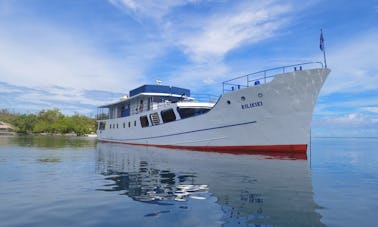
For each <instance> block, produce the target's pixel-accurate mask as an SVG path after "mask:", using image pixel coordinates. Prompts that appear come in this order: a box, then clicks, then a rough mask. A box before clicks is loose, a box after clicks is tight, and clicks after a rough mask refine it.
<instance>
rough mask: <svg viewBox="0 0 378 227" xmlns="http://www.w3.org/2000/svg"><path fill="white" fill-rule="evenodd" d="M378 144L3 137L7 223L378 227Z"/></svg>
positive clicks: (0, 179)
mask: <svg viewBox="0 0 378 227" xmlns="http://www.w3.org/2000/svg"><path fill="white" fill-rule="evenodd" d="M377 223H378V138H312V140H311V150H310V149H309V150H308V153H307V158H303V157H301V158H296V157H294V156H290V155H288V156H285V155H282V156H265V155H246V154H241V155H235V154H226V153H217V152H197V151H186V150H172V149H160V148H152V147H138V146H129V145H122V144H112V143H101V142H97V141H96V139H94V138H86V137H63V136H1V137H0V226H2V227H6V226H28V227H30V226H138V227H141V226H377Z"/></svg>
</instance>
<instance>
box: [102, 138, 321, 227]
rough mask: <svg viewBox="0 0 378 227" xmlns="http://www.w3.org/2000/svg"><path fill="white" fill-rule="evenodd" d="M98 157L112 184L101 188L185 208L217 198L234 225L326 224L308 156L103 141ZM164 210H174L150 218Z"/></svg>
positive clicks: (227, 221) (225, 214) (134, 197)
mask: <svg viewBox="0 0 378 227" xmlns="http://www.w3.org/2000/svg"><path fill="white" fill-rule="evenodd" d="M96 155H97V163H96V168H97V171H98V173H101V174H103V175H104V176H105V179H106V180H109V182H110V183H109V184H107V185H104V187H103V188H101V189H99V190H103V191H119V192H120V194H122V195H127V196H128V197H130V198H132V199H133V200H135V201H140V202H146V203H153V204H159V205H175V206H172V207H177V206H178V207H179V208H181V209H188V208H190V207H188V206H190V203H187V201H189V200H198V201H204V202H203V204H204V206H205V205H206V202H205V201H209V199H210V198H215V199H214V200H213V201H216V203H217V204H218V207H219V209H220V211H221V212H222V213H223V218H222V220H221V221H222V222H224V223H228V224H240V223H245V224H251V225H252V224H255V225H260V224H264V225H265V224H268V225H289V226H292V225H297V226H321V225H322V223H321V222H320V218H321V216H320V215H319V214H318V213H317V212H316V209H319V207H318V206H317V205H316V203H315V202H314V199H313V192H312V184H311V176H310V172H309V169H308V166H307V161H305V160H279V159H272V158H271V159H265V158H262V157H261V156H251V155H230V154H219V153H204V152H194V151H181V150H165V149H158V148H144V147H133V146H126V145H119V144H106V143H98V144H97V152H96ZM180 204H181V205H180ZM172 209H174V208H172ZM189 210H190V209H188V212H189ZM160 212H165V213H169V212H170V210H169V209H164V210H162V211H159V212H158V213H150V214H146V216H155V215H159V214H160Z"/></svg>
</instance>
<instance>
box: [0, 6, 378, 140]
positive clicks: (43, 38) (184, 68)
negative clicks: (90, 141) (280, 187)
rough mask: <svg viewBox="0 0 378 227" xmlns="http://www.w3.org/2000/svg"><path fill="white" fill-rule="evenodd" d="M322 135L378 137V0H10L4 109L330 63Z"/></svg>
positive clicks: (4, 37)
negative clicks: (321, 40) (324, 59)
mask: <svg viewBox="0 0 378 227" xmlns="http://www.w3.org/2000/svg"><path fill="white" fill-rule="evenodd" d="M320 28H323V30H324V37H325V42H326V43H325V44H326V52H327V63H328V66H329V68H331V69H332V73H331V75H330V77H329V78H328V79H327V81H326V83H325V86H324V87H323V89H322V91H321V94H320V97H319V100H318V104H317V106H316V109H315V113H314V120H313V134H314V135H316V136H378V60H377V59H378V42H377V40H378V1H376V0H375V1H369V0H364V1H346V0H344V1H338V0H333V1H325V0H324V1H323V0H309V1H297V0H293V1H290V0H289V1H275V0H268V1H243V0H240V1H234V0H230V1H228V0H219V1H211V0H176V1H172V0H162V1H144V0H139V1H136V0H102V1H100V0H72V1H70V0H65V1H60V0H2V1H0V53H1V54H0V100H1V102H0V108H7V109H9V110H12V111H16V112H25V113H34V112H38V111H40V110H42V109H49V108H55V107H56V108H59V109H60V110H61V111H62V112H63V113H66V114H72V113H75V112H78V113H81V114H86V115H92V116H93V115H94V113H95V112H96V106H98V105H100V104H104V103H106V102H108V101H113V100H115V99H118V98H119V97H120V96H122V95H123V94H127V93H128V91H129V90H131V89H133V88H135V87H137V86H140V85H142V84H153V83H155V81H156V80H157V79H159V80H162V81H163V83H164V84H169V85H175V86H181V87H186V88H189V89H191V90H192V93H197V94H198V93H201V94H202V93H211V94H214V95H219V94H220V93H221V88H222V86H221V83H222V81H224V80H226V79H229V78H232V77H235V76H238V75H242V74H246V73H250V72H254V71H258V70H261V69H266V68H270V67H277V66H283V65H289V64H295V63H301V62H306V61H320V60H322V53H321V51H320V50H319V32H320Z"/></svg>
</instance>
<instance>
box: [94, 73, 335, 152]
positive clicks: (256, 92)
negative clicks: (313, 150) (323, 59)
mask: <svg viewBox="0 0 378 227" xmlns="http://www.w3.org/2000/svg"><path fill="white" fill-rule="evenodd" d="M329 73H330V70H329V69H326V68H325V69H324V68H321V69H311V70H303V71H294V72H289V73H284V74H280V75H277V76H275V77H274V79H273V80H272V81H271V82H269V83H265V84H261V85H258V86H251V87H247V88H244V89H240V90H236V91H233V92H229V93H225V94H223V95H222V96H221V98H220V99H219V100H218V102H217V103H216V104H215V106H214V107H213V108H212V109H211V110H210V111H209V112H207V113H205V114H202V115H199V116H195V117H191V118H187V119H180V120H177V121H173V122H169V123H165V124H161V125H156V126H152V127H145V128H142V127H140V126H139V127H138V126H136V127H131V128H129V127H126V128H124V127H122V125H123V124H124V123H125V122H126V121H130V120H131V121H132V122H133V121H134V120H135V121H137V122H139V117H140V115H135V116H130V117H127V118H116V119H108V120H106V122H107V124H118V127H117V128H115V129H111V130H102V131H98V132H97V134H98V139H99V140H100V141H105V142H117V143H126V144H133V145H144V146H157V147H167V148H183V149H195V150H215V151H226V152H229V151H230V152H233V151H235V152H239V151H240V152H272V153H274V152H287V151H290V152H294V153H297V152H298V153H304V154H305V153H306V150H307V143H308V141H309V137H310V127H311V120H312V114H313V110H314V107H315V104H316V100H317V97H318V94H319V91H320V89H321V87H322V85H323V83H324V81H325V80H326V77H327V75H328V74H329ZM142 115H143V114H142Z"/></svg>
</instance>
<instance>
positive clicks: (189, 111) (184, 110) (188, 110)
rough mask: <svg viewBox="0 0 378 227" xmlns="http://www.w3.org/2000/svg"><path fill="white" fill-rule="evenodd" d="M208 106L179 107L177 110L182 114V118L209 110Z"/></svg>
mask: <svg viewBox="0 0 378 227" xmlns="http://www.w3.org/2000/svg"><path fill="white" fill-rule="evenodd" d="M209 110H210V109H207V108H180V107H177V112H178V113H179V114H180V117H181V119H184V118H188V117H194V116H197V115H201V114H204V113H207V112H209Z"/></svg>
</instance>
